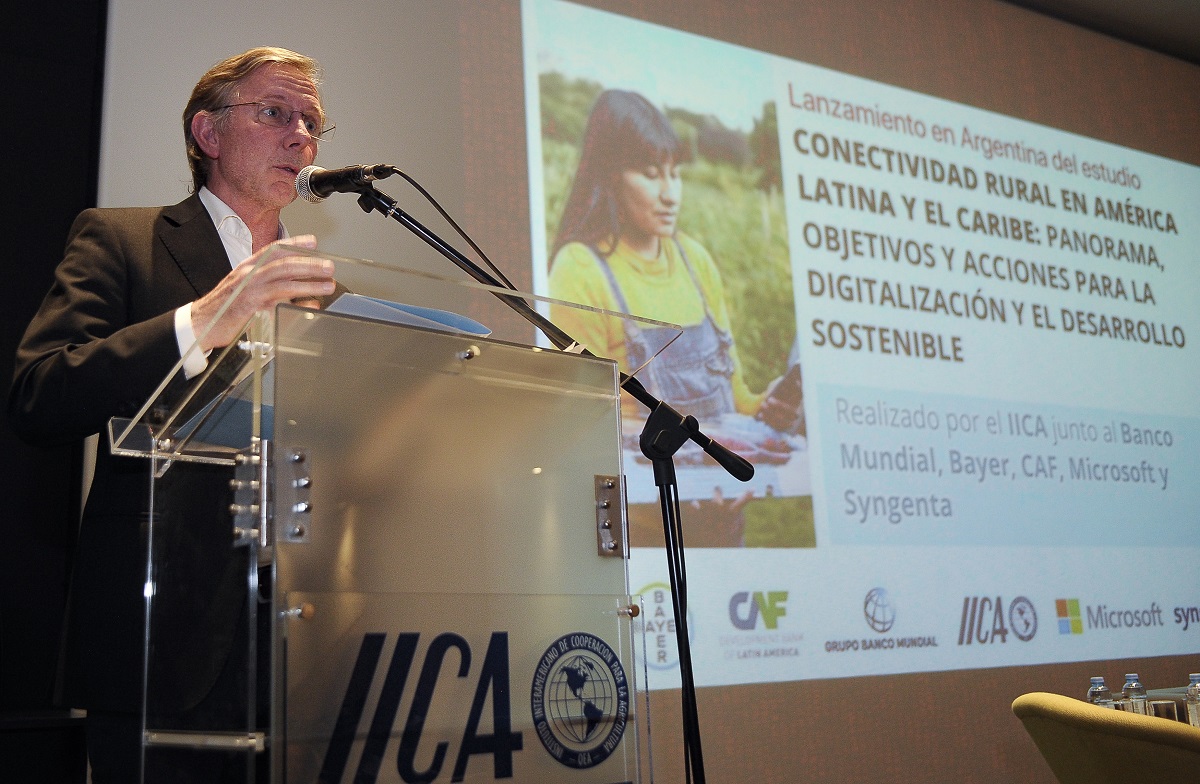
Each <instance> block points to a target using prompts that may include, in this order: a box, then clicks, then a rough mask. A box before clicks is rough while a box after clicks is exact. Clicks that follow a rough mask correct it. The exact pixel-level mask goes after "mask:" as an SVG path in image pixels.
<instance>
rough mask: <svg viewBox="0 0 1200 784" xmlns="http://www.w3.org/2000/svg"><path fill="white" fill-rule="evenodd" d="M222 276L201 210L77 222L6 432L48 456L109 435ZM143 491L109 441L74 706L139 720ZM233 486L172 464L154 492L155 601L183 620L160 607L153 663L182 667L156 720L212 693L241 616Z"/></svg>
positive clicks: (82, 590) (78, 621) (101, 464)
mask: <svg viewBox="0 0 1200 784" xmlns="http://www.w3.org/2000/svg"><path fill="white" fill-rule="evenodd" d="M229 269H230V266H229V260H228V257H227V256H226V253H225V249H224V246H223V245H222V243H221V239H220V236H219V235H218V234H217V231H216V229H215V227H214V226H213V222H212V219H211V218H210V217H209V215H208V212H207V211H206V210H205V209H204V206H203V204H202V203H201V202H200V199H199V197H197V196H194V195H193V196H192V197H190V198H188V199H186V200H184V201H183V202H181V203H179V204H176V205H174V206H171V207H163V208H131V209H92V210H87V211H85V212H83V213H82V214H81V215H80V216H79V217H78V218H77V219H76V221H75V224H74V226H73V227H72V229H71V233H70V237H69V240H68V244H67V250H66V255H65V257H64V259H63V261H62V263H61V264H60V265H59V267H58V269H57V271H56V272H55V279H54V283H53V285H52V287H51V289H50V292H49V294H47V296H46V299H45V301H44V302H43V303H42V306H41V308H40V310H39V311H38V313H37V315H36V316H35V317H34V319H33V321H32V323H31V324H30V325H29V328H28V330H27V331H26V333H25V336H24V338H23V340H22V341H21V345H20V347H19V349H18V352H17V360H16V370H15V375H14V381H13V386H12V390H11V392H10V396H9V402H8V410H9V416H10V419H11V421H12V425H13V428H14V430H15V431H16V432H17V433H18V434H19V435H20V436H22V437H23V438H25V439H26V440H28V441H30V442H32V443H40V444H46V445H49V444H55V443H62V442H68V441H72V440H77V439H81V438H83V437H86V436H88V435H90V434H92V433H97V432H99V433H102V434H104V433H106V427H107V423H108V420H109V418H110V417H113V416H132V415H133V414H135V413H136V412H137V410H138V409H139V408H140V407H141V405H142V404H143V403H145V401H146V400H147V398H149V396H150V395H151V393H152V392H153V391H154V389H155V387H156V386H157V385H158V383H159V382H160V381H161V380H162V379H163V377H164V376H166V374H167V373H168V372H169V371H170V369H171V367H172V366H173V365H174V364H175V362H177V361H178V359H179V349H178V346H177V343H176V338H175V330H174V310H175V309H176V308H178V307H179V306H181V305H184V304H186V303H188V302H191V301H193V300H195V299H196V298H197V297H199V296H201V295H202V294H204V293H206V292H208V291H209V290H211V289H212V288H213V287H214V286H215V285H216V284H217V283H218V282H219V281H220V280H221V279H222V278H223V277H224V276H225V275H226V274H228V272H229ZM149 478H150V461H148V460H146V459H142V458H129V457H114V456H113V455H111V454H110V452H109V449H108V443H107V437H106V436H102V440H101V444H100V448H99V453H98V455H97V462H96V472H95V478H94V480H93V483H92V487H91V491H90V495H89V497H88V500H87V505H86V508H85V511H84V514H83V519H82V523H81V528H80V535H79V544H78V551H77V554H76V559H75V568H74V574H73V577H72V585H71V600H70V607H69V619H70V620H69V623H68V635H67V645H66V653H67V659H66V687H67V688H66V701H67V703H68V704H69V705H71V706H74V707H84V708H91V709H94V710H135V711H136V710H138V709H139V708H140V705H141V694H142V669H141V664H142V655H141V651H142V645H143V633H144V616H145V600H144V598H143V586H144V585H145V580H146V561H145V534H146V521H147V519H148V515H147V513H148V506H149V486H150V485H149ZM228 479H229V472H228V470H227V469H224V468H221V467H216V468H213V467H208V466H200V467H197V466H194V465H185V464H179V463H177V464H175V465H174V466H173V467H172V468H171V470H170V471H168V472H167V475H166V477H165V479H164V481H163V482H161V483H160V486H159V491H160V492H158V494H157V495H158V497H159V499H160V502H161V503H162V506H161V507H160V509H159V510H158V515H159V517H158V520H159V521H160V522H159V523H156V526H155V532H156V551H157V552H156V562H158V563H160V564H161V568H160V569H159V570H158V573H157V574H156V575H155V576H154V581H155V586H156V594H155V597H156V602H157V601H158V599H159V597H160V596H167V595H171V596H173V598H170V599H169V600H168V601H170V602H171V603H172V604H176V605H182V606H177V607H176V608H175V609H171V608H166V607H165V603H164V602H159V603H158V606H159V607H160V608H161V609H162V610H165V611H166V612H165V613H159V614H156V616H154V620H153V628H154V638H155V639H156V641H157V642H156V644H155V645H156V649H155V655H154V656H152V660H157V659H160V658H161V659H162V660H163V661H164V662H166V661H167V660H168V659H171V658H173V657H181V658H176V660H175V661H174V663H172V664H171V665H169V667H168V668H167V670H166V671H165V672H166V674H165V675H162V674H160V675H155V672H154V671H152V677H153V678H158V677H163V678H165V679H167V680H170V679H172V678H178V679H179V681H178V687H177V689H172V690H169V691H170V693H169V694H167V693H164V694H163V697H164V698H165V699H164V701H163V702H162V704H160V705H158V706H157V708H156V709H158V710H163V711H175V710H182V709H186V708H188V707H190V706H192V705H194V704H195V703H196V702H198V701H199V700H200V699H201V698H202V697H203V696H204V695H205V694H206V693H207V692H208V690H209V689H210V687H211V686H212V683H213V682H214V681H215V680H216V678H217V674H218V672H219V671H220V669H221V667H222V666H223V665H224V663H225V659H226V658H227V657H228V654H229V650H230V646H231V644H232V639H233V630H234V628H235V627H236V626H237V625H238V616H239V613H240V612H241V611H242V609H243V606H244V604H245V590H244V589H245V578H246V574H245V554H244V552H242V551H235V550H234V549H233V548H232V547H231V542H232V534H231V521H230V516H229V511H228V507H229V503H230V500H231V496H230V493H229V490H228ZM158 505H159V504H156V506H158ZM156 612H157V611H156ZM159 615H163V617H161V618H160V617H159ZM156 691H157V689H156Z"/></svg>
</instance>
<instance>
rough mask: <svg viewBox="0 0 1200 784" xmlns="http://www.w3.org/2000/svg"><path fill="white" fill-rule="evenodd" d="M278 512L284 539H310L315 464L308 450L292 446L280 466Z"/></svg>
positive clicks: (277, 496) (277, 486)
mask: <svg viewBox="0 0 1200 784" xmlns="http://www.w3.org/2000/svg"><path fill="white" fill-rule="evenodd" d="M279 477H280V482H279V483H278V484H277V485H276V488H275V490H276V506H275V515H276V520H277V521H278V528H277V532H278V536H279V537H280V538H281V539H282V540H283V541H285V542H291V543H294V544H303V543H306V542H308V540H309V535H310V532H311V529H312V466H311V465H309V454H308V450H307V449H304V448H303V447H293V448H291V449H289V450H287V453H286V454H285V455H284V456H283V462H282V464H281V465H280V466H279Z"/></svg>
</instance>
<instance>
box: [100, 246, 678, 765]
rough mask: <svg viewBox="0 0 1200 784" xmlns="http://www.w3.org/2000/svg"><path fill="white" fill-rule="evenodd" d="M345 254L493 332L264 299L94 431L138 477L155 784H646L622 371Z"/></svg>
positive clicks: (345, 280)
mask: <svg viewBox="0 0 1200 784" xmlns="http://www.w3.org/2000/svg"><path fill="white" fill-rule="evenodd" d="M289 252H290V253H295V251H289ZM302 253H303V252H302ZM320 255H321V256H322V257H324V258H330V257H329V255H328V254H320ZM264 261H265V260H264ZM334 261H335V264H336V268H337V269H336V273H335V274H336V276H337V278H338V280H339V282H341V283H342V284H344V285H345V286H347V287H348V288H349V289H350V290H352V291H354V292H356V293H357V294H360V295H368V296H371V297H377V298H380V299H383V300H389V301H392V302H397V301H402V302H415V303H418V304H420V305H423V306H433V307H438V308H445V309H448V310H452V311H455V312H457V313H463V314H467V315H470V316H472V317H474V318H476V319H478V320H479V321H481V322H484V323H486V324H487V325H488V326H489V327H491V328H492V333H491V334H490V335H488V336H484V335H483V334H480V332H479V331H478V330H474V331H472V330H473V327H471V326H470V325H469V324H468V325H467V327H466V329H467V331H462V329H463V325H462V324H461V323H458V324H456V326H457V327H458V328H459V329H458V330H457V331H455V330H447V329H445V328H444V327H442V326H441V325H440V324H436V323H435V324H432V325H431V324H430V323H429V322H426V321H421V320H420V319H422V318H426V317H428V316H429V315H430V314H429V313H418V314H415V315H414V314H400V315H398V316H397V317H396V318H395V319H392V318H388V320H387V321H383V320H378V319H376V318H369V317H363V316H356V315H345V314H340V313H333V312H329V311H328V310H317V309H313V308H311V307H299V306H290V305H285V306H280V307H279V308H277V309H276V311H275V312H274V313H260V314H258V315H256V316H255V318H254V319H252V320H251V322H250V323H249V324H248V325H247V329H246V333H245V334H244V336H243V339H242V340H240V341H239V342H238V343H237V344H235V345H232V346H230V347H228V348H227V349H225V350H223V351H221V352H219V353H217V352H214V354H213V355H212V356H211V357H209V359H208V367H207V369H206V370H205V371H204V373H203V374H201V375H200V376H198V377H196V378H192V379H187V378H185V377H184V374H183V371H182V366H183V363H182V362H181V363H180V365H179V367H177V368H176V372H174V373H173V374H171V376H169V377H168V378H166V379H164V381H163V383H162V385H161V386H160V388H159V390H158V393H157V394H156V395H155V396H154V397H153V398H152V399H151V400H150V401H148V402H147V404H146V406H145V407H144V408H143V409H142V411H141V412H140V413H139V414H138V415H137V416H136V417H134V418H132V419H128V420H118V419H114V420H113V421H112V422H111V423H110V434H109V435H110V438H111V444H112V448H113V450H114V451H115V452H117V453H120V454H126V455H132V456H139V457H144V458H147V460H148V471H149V473H150V477H151V481H150V485H151V490H150V493H151V499H150V500H151V509H152V512H151V514H150V517H149V521H148V526H147V542H148V547H147V552H148V557H147V564H146V621H147V623H146V649H145V650H146V665H145V667H146V669H145V718H144V726H143V771H144V781H146V782H147V783H148V784H159V782H168V781H169V782H174V781H188V780H191V779H190V778H187V776H189V775H192V773H193V772H195V773H196V775H198V776H210V777H212V778H213V780H215V779H216V778H219V776H220V775H228V774H229V773H230V772H232V773H234V774H235V776H236V777H238V778H244V779H245V780H247V781H262V782H273V783H275V784H278V783H281V782H289V783H292V782H306V783H307V782H322V783H323V784H338V783H339V782H355V783H356V784H357V783H362V784H366V783H367V782H380V783H381V784H382V783H383V782H442V781H446V782H449V781H467V782H485V781H488V782H490V781H499V780H504V781H514V782H547V781H554V782H576V781H578V782H598V783H602V784H614V783H615V782H636V781H642V780H645V781H649V780H650V776H649V770H648V765H649V762H648V743H647V740H646V733H647V732H648V729H649V702H648V695H647V693H645V692H643V691H642V690H641V689H640V688H639V687H640V685H641V683H642V682H643V680H642V677H641V676H642V675H643V674H644V670H643V669H642V667H643V663H642V661H641V659H640V650H641V640H640V638H639V634H640V632H639V631H636V630H637V629H639V628H640V624H638V623H637V622H635V621H633V618H634V617H636V615H637V614H638V612H639V601H638V597H631V596H630V595H629V587H628V583H627V578H626V563H627V561H626V558H627V544H626V542H625V539H624V531H625V520H624V512H623V510H624V497H623V480H622V468H621V448H620V405H619V399H618V394H619V386H618V385H619V377H618V373H617V369H616V366H615V364H614V363H613V362H611V361H608V360H605V359H599V358H595V357H590V356H581V355H577V354H572V353H565V352H562V351H558V350H554V349H551V348H548V347H546V346H544V345H538V344H537V338H536V337H535V331H534V330H533V328H532V327H530V325H529V324H528V323H527V322H525V321H524V320H521V319H520V318H519V317H516V316H515V315H514V314H512V313H511V311H509V310H508V309H507V308H505V307H504V306H503V304H502V303H500V302H499V301H498V300H497V299H496V297H495V294H497V293H503V295H504V296H505V297H510V298H512V297H518V296H519V297H521V298H522V299H523V300H525V301H527V302H529V303H530V304H531V305H533V306H534V307H537V308H540V309H542V311H543V312H545V309H546V302H547V301H545V300H540V299H539V298H535V297H533V296H532V295H526V294H513V293H512V292H507V291H503V290H499V289H491V288H489V287H486V286H482V285H479V284H475V283H463V282H457V281H450V280H447V279H442V278H439V277H436V276H431V275H426V274H422V273H416V272H412V271H408V270H403V269H400V268H398V267H392V266H388V265H384V264H378V263H375V262H368V261H363V260H354V259H341V258H336V257H334ZM587 310H591V309H587ZM387 313H388V314H390V311H388V312H387ZM385 315H386V314H385ZM589 317H595V318H628V317H627V316H621V315H619V314H612V313H605V312H602V311H594V310H591V312H590V313H589ZM434 321H435V322H436V321H437V316H436V314H435V316H434ZM394 322H407V323H394ZM652 326H655V327H662V326H664V325H661V324H654V323H652ZM663 332H664V331H663V330H656V333H658V334H663ZM667 332H669V330H668V331H667ZM674 334H678V333H677V332H676V333H674ZM671 339H673V336H672V337H671ZM658 348H659V349H660V350H661V348H662V346H660V347H658ZM193 350H195V349H193ZM639 670H641V672H639ZM206 780H207V779H206Z"/></svg>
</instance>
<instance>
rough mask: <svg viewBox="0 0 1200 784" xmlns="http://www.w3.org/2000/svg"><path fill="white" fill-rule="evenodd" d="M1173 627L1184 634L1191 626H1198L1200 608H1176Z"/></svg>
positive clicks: (1199, 624) (1199, 622)
mask: <svg viewBox="0 0 1200 784" xmlns="http://www.w3.org/2000/svg"><path fill="white" fill-rule="evenodd" d="M1175 625H1176V626H1182V627H1183V630H1184V631H1185V632H1186V631H1187V630H1188V629H1190V628H1191V627H1192V626H1193V625H1196V626H1200V607H1176V608H1175Z"/></svg>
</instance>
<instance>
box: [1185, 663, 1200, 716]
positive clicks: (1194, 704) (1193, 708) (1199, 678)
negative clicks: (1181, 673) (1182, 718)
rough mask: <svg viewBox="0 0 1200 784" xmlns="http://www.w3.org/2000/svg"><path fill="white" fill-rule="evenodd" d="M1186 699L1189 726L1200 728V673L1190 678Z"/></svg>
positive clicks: (1195, 673)
mask: <svg viewBox="0 0 1200 784" xmlns="http://www.w3.org/2000/svg"><path fill="white" fill-rule="evenodd" d="M1185 699H1186V700H1187V713H1188V724H1191V725H1192V726H1193V727H1200V672H1193V673H1192V674H1191V675H1189V676H1188V687H1187V697H1186V698H1185Z"/></svg>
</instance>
